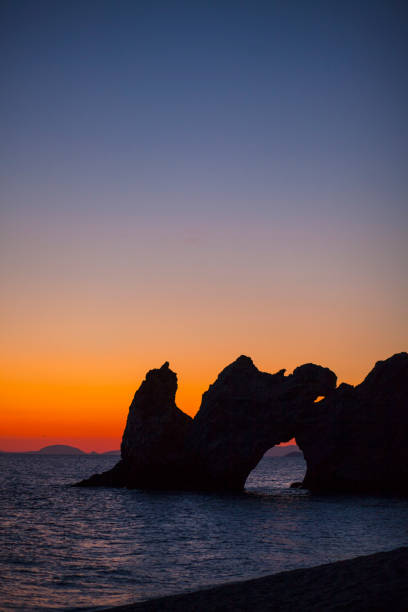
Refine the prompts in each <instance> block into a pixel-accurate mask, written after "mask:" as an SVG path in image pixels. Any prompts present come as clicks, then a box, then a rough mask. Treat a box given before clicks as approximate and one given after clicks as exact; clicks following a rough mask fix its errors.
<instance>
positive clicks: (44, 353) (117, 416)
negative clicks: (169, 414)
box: [0, 0, 408, 450]
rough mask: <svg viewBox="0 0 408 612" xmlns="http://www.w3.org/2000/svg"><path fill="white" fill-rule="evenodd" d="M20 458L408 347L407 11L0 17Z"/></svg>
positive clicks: (145, 9) (101, 445)
mask: <svg viewBox="0 0 408 612" xmlns="http://www.w3.org/2000/svg"><path fill="white" fill-rule="evenodd" d="M0 10H1V14H0V23H1V25H0V62H1V81H2V83H1V84H2V88H1V89H2V92H3V93H2V95H1V100H0V107H1V115H0V117H1V119H0V121H1V143H2V144H1V164H0V183H1V254H0V255H1V258H0V272H1V287H2V299H1V306H0V312H1V348H2V350H1V357H0V361H1V362H0V369H1V375H0V376H1V381H0V382H1V425H0V429H1V431H0V449H3V450H26V449H34V448H39V447H41V446H44V445H45V444H52V443H58V442H60V443H66V444H73V445H75V446H79V447H80V448H83V449H84V450H92V449H94V450H108V449H110V448H118V447H119V444H120V438H121V434H122V431H123V427H124V423H125V419H126V415H127V410H128V406H129V403H130V401H131V399H132V396H133V393H134V391H135V390H136V388H137V387H138V386H139V384H140V382H141V381H142V379H143V378H144V374H145V372H146V371H147V370H148V369H151V368H153V367H160V365H161V364H162V363H163V362H164V361H166V360H169V361H170V366H171V367H172V369H173V370H175V371H176V372H177V373H178V376H179V385H180V389H179V391H178V393H177V403H178V405H179V407H180V408H182V409H183V410H185V411H186V412H188V413H190V414H194V413H195V412H196V411H197V409H198V407H199V403H200V397H201V394H202V392H203V391H204V390H205V389H206V388H207V387H208V385H209V384H210V383H211V382H213V380H214V379H215V377H216V375H217V373H218V372H219V371H220V370H221V369H222V368H223V367H224V366H225V365H227V364H228V363H230V362H231V361H233V360H234V359H235V358H236V357H237V356H239V355H240V354H242V353H244V354H248V355H250V356H251V357H252V358H253V359H254V361H255V363H256V365H257V366H258V367H259V368H260V369H263V370H267V371H270V372H273V371H276V370H278V369H281V368H284V367H285V368H287V369H288V371H292V370H293V368H295V367H296V366H297V365H300V364H301V363H305V362H310V361H312V362H315V363H319V364H322V365H326V366H328V367H330V368H332V369H333V370H334V371H335V372H336V373H337V375H338V378H339V380H340V381H343V380H344V381H347V382H350V383H353V384H354V383H358V382H359V381H360V380H362V378H364V376H365V375H366V374H367V372H368V371H369V370H370V369H371V368H372V367H373V365H374V363H375V361H377V360H379V359H384V358H386V357H389V356H390V355H392V354H393V353H396V352H399V351H402V350H406V349H407V347H408V342H407V340H408V326H407V302H408V300H407V297H408V282H407V272H406V267H407V261H408V252H407V251H408V247H407V245H408V240H407V225H408V223H407V221H408V219H407V217H408V214H407V183H408V178H407V177H408V171H407V159H408V150H407V149H408V146H407V143H408V134H407V131H408V129H407V126H408V121H407V119H408V117H407V108H408V83H407V81H408V77H407V74H408V72H407V69H406V66H407V59H408V53H407V51H408V43H407V41H408V25H407V24H408V8H407V3H406V2H404V1H393V0H383V1H377V0H367V1H364V0H362V1H358V0H357V1H356V0H355V1H353V2H348V1H342V2H338V1H330V0H325V1H323V0H322V1H314V0H310V1H308V2H305V1H304V0H292V1H291V0H286V1H283V0H282V1H274V0H270V1H269V2H264V1H256V0H253V1H250V0H248V1H240V0H234V1H232V0H231V1H223V0H218V1H210V0H208V1H206V2H201V1H199V0H197V1H196V0H194V1H191V0H190V1H186V2H178V1H177V0H175V1H171V2H169V1H165V2H156V1H154V0H149V1H144V0H138V1H136V2H135V1H125V0H111V1H104V0H80V1H77V0H59V1H58V2H55V1H49V2H48V1H43V0H36V1H32V0H30V1H25V0H19V1H18V2H15V1H14V0H10V1H7V0H3V1H2V3H1V9H0Z"/></svg>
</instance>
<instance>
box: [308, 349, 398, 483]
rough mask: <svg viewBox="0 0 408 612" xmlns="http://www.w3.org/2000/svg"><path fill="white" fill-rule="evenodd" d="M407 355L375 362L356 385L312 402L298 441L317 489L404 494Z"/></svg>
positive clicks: (340, 389)
mask: <svg viewBox="0 0 408 612" xmlns="http://www.w3.org/2000/svg"><path fill="white" fill-rule="evenodd" d="M407 387H408V354H407V353H399V354H397V355H394V356H393V357H390V358H389V359H387V360H386V361H379V362H378V363H376V365H375V367H374V369H373V370H372V371H371V372H370V373H369V374H368V376H367V377H366V379H365V380H364V381H363V382H362V383H361V384H360V385H357V386H356V387H352V386H351V385H347V384H342V385H340V386H339V387H338V389H336V391H335V392H334V393H331V394H330V395H329V396H327V397H326V399H324V400H323V401H321V402H319V403H318V404H316V410H315V412H314V414H313V419H312V420H311V421H310V423H308V424H307V426H306V427H300V428H299V429H298V431H297V433H296V441H297V443H298V445H299V447H300V448H301V449H302V451H303V453H304V456H305V459H306V462H307V472H306V476H305V480H304V486H305V487H307V488H308V489H311V490H315V491H346V492H359V493H363V492H369V493H403V494H407V493H408V446H407V438H408V400H407Z"/></svg>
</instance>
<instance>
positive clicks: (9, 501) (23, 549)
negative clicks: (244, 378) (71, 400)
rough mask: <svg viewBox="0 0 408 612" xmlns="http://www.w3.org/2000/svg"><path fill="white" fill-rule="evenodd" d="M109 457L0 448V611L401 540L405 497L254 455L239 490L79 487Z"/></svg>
mask: <svg viewBox="0 0 408 612" xmlns="http://www.w3.org/2000/svg"><path fill="white" fill-rule="evenodd" d="M115 461H116V458H114V457H93V456H83V457H81V456H80V457H69V456H67V457H57V456H55V457H50V456H35V455H34V456H33V455H0V468H1V469H0V576H1V578H0V607H1V609H2V610H55V609H64V610H79V609H94V610H98V609H103V608H104V607H107V606H110V605H116V604H117V605H119V604H124V603H129V602H132V601H136V600H141V599H147V598H149V597H154V596H158V595H165V594H169V593H175V592H181V591H186V590H195V589H197V588H199V587H202V586H207V585H211V584H216V583H220V582H226V581H231V580H240V579H245V578H250V577H255V576H260V575H263V574H269V573H273V572H279V571H282V570H287V569H294V568H297V567H306V566H311V565H317V564H320V563H324V562H328V561H334V560H338V559H345V558H348V557H353V556H355V555H360V554H366V553H372V552H376V551H380V550H389V549H392V548H395V547H397V546H401V545H405V546H406V545H408V500H404V499H398V498H385V499H381V498H375V497H347V496H331V497H323V496H316V495H310V494H308V493H307V492H304V491H299V490H291V489H289V488H288V485H289V484H290V483H291V482H293V481H295V480H301V479H302V477H303V474H304V471H305V465H304V461H303V458H302V457H289V458H274V457H268V458H264V459H263V460H262V461H261V463H260V464H259V465H258V467H257V468H256V470H254V472H252V474H251V476H250V478H249V480H248V482H247V489H246V492H245V493H243V494H241V495H210V494H198V493H165V492H146V491H138V490H137V491H136V490H133V491H127V490H121V489H81V488H79V489H78V488H70V487H68V486H67V485H68V484H70V483H72V482H74V481H76V480H79V479H81V478H84V477H86V476H89V475H90V474H92V473H94V472H96V471H102V470H106V469H108V468H109V467H110V466H111V465H113V464H114V463H115Z"/></svg>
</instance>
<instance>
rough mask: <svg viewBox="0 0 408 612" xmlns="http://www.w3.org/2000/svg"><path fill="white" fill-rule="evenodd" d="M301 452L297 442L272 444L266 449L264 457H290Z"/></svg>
mask: <svg viewBox="0 0 408 612" xmlns="http://www.w3.org/2000/svg"><path fill="white" fill-rule="evenodd" d="M302 454H303V453H302V451H301V450H300V449H299V447H298V445H297V444H287V445H286V446H274V447H273V448H270V449H269V450H267V451H266V453H265V455H264V457H292V456H295V455H296V456H299V455H302Z"/></svg>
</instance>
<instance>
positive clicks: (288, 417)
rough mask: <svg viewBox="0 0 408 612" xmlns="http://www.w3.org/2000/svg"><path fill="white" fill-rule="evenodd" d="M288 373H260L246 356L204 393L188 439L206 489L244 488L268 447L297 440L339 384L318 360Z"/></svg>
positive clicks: (230, 367)
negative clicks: (323, 399)
mask: <svg viewBox="0 0 408 612" xmlns="http://www.w3.org/2000/svg"><path fill="white" fill-rule="evenodd" d="M284 372H285V371H284V370H281V371H280V372H278V373H277V374H267V373H266V372H260V371H259V370H258V369H257V368H256V367H255V365H254V364H253V362H252V360H251V359H250V358H249V357H245V356H243V355H242V356H241V357H239V358H238V359H237V360H236V361H234V363H232V364H231V365H229V366H228V367H226V368H225V370H223V371H222V372H221V374H220V375H219V376H218V378H217V380H216V382H215V383H214V384H213V385H211V386H210V388H209V389H208V391H206V392H205V393H204V395H203V399H202V403H201V408H200V410H199V412H198V413H197V415H196V417H195V419H194V421H193V426H192V429H191V434H190V435H189V438H188V445H189V449H190V452H191V454H192V455H194V457H195V461H196V463H197V467H196V472H197V476H196V480H197V482H199V483H200V485H201V487H202V488H209V489H222V490H229V489H230V490H241V489H243V488H244V485H245V481H246V479H247V477H248V475H249V473H250V472H251V470H253V469H254V467H255V466H256V465H257V464H258V463H259V461H260V459H261V458H262V457H263V455H264V454H265V452H266V451H267V450H268V449H269V448H270V447H271V446H274V445H275V444H279V443H280V442H287V441H289V440H291V439H292V438H293V437H294V436H295V433H296V428H297V426H298V423H299V422H303V421H304V420H306V421H307V420H308V418H309V416H308V413H309V411H310V410H312V409H313V407H314V400H315V399H316V397H317V396H319V395H325V394H327V393H328V392H330V391H332V390H333V389H334V388H335V386H336V376H335V374H333V372H331V370H329V369H327V368H322V367H320V366H316V365H313V364H307V365H304V366H301V367H299V368H296V370H295V371H294V372H293V374H291V375H290V376H285V375H284Z"/></svg>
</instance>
